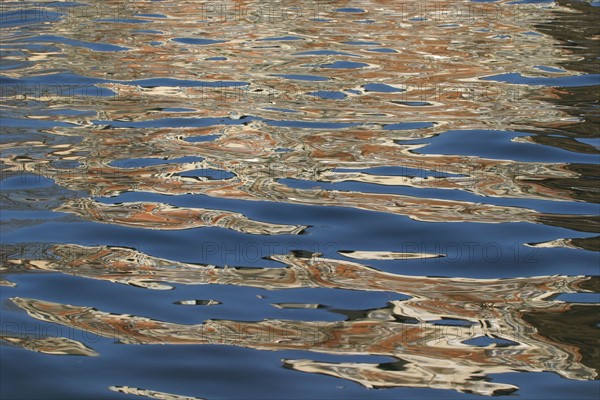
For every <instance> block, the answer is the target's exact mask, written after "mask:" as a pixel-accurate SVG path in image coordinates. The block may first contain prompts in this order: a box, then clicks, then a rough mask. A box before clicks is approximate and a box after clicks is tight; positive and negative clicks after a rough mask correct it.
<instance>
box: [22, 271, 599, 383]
mask: <svg viewBox="0 0 600 400" xmlns="http://www.w3.org/2000/svg"><path fill="white" fill-rule="evenodd" d="M545 278H546V280H548V281H551V280H552V277H545ZM509 282H510V280H509ZM479 284H480V287H483V288H486V283H485V282H479ZM507 285H508V286H510V285H511V283H508V282H507ZM454 289H455V290H456V291H464V290H465V288H464V287H461V286H460V285H455V288H454ZM486 289H488V290H489V288H486ZM514 289H515V288H514V287H513V290H514ZM526 291H527V285H525V286H524V291H523V292H525V293H526ZM471 293H472V295H473V296H475V294H473V292H472V291H471ZM12 301H13V302H14V303H15V304H16V305H18V306H19V307H21V308H22V309H24V310H25V311H27V313H28V314H29V315H30V316H32V317H33V318H36V319H39V320H42V321H46V322H53V323H59V324H62V325H66V326H68V327H73V328H77V329H82V330H85V331H90V332H94V333H95V334H98V335H101V336H105V337H109V338H114V339H115V340H118V341H119V342H121V343H127V344H227V345H234V346H244V347H251V348H255V349H261V350H307V351H312V352H322V353H335V354H348V355H360V354H365V355H366V354H370V355H383V356H389V357H394V358H397V359H398V361H399V366H398V371H389V370H387V369H386V368H381V367H378V366H377V365H369V364H367V365H365V364H354V363H341V364H326V363H318V362H310V361H286V365H287V366H289V367H291V368H295V369H298V370H301V371H306V372H318V373H327V374H330V375H334V376H338V377H342V378H346V379H351V380H355V381H358V382H361V383H363V384H365V385H366V386H371V387H375V386H377V387H380V386H417V387H419V386H420V387H432V388H444V389H454V390H458V391H463V392H473V393H477V394H482V395H491V394H501V393H506V391H507V390H508V391H509V392H510V391H514V390H516V389H517V387H516V386H514V385H507V384H496V383H492V382H487V381H486V377H487V375H488V374H498V373H506V372H512V371H532V372H533V371H538V372H540V371H554V372H556V373H558V374H560V375H562V376H564V377H566V378H569V379H594V378H595V377H596V376H597V370H596V369H594V367H590V366H587V365H585V364H583V363H582V355H581V353H580V350H579V348H578V346H577V345H576V344H567V343H562V342H557V341H555V340H553V339H550V338H547V337H544V336H541V335H539V333H538V331H537V330H536V328H535V326H534V325H531V324H529V323H527V322H526V321H525V320H523V318H522V315H523V314H527V313H531V312H534V311H536V310H535V308H533V307H532V304H528V303H527V302H524V303H521V304H519V305H518V307H510V306H506V305H492V306H490V308H491V309H492V310H493V309H494V308H496V309H501V312H502V320H503V322H504V323H502V325H501V326H497V327H496V328H492V326H493V325H494V324H497V323H498V322H500V321H499V320H498V319H497V318H494V317H493V316H491V317H490V316H489V315H487V314H488V313H487V312H486V311H485V309H480V310H479V312H478V314H479V315H478V316H477V317H476V318H471V319H468V320H472V321H473V322H476V323H474V324H471V325H462V326H457V325H439V324H436V323H435V322H421V323H406V322H398V321H396V320H395V319H394V318H392V319H391V320H390V319H388V318H383V319H382V318H381V317H379V318H375V317H366V318H363V319H357V320H350V321H345V322H303V321H287V320H265V321H258V322H241V321H227V320H208V321H205V322H204V323H203V324H198V325H182V324H175V323H169V322H162V321H156V320H152V319H149V318H144V317H138V316H132V315H128V314H111V313H106V312H103V311H99V310H96V309H94V308H92V307H79V306H72V305H65V304H59V303H52V302H47V301H41V300H33V299H22V298H13V299H12ZM485 302H486V299H481V300H480V304H485ZM467 304H468V303H467ZM456 306H458V307H457V309H458V308H460V307H462V306H464V305H463V304H460V303H455V307H456ZM538 307H539V308H540V309H543V312H544V313H546V314H548V313H558V314H560V313H568V311H569V308H570V307H571V305H569V304H566V303H562V302H547V303H545V304H540V305H539V306H538ZM381 311H384V312H385V311H387V313H388V314H389V315H390V316H392V317H398V318H403V317H406V315H403V314H398V313H397V311H396V307H393V308H389V309H386V310H381ZM381 311H380V312H379V314H381ZM498 311H500V310H498ZM537 311H541V310H537ZM492 314H493V313H492ZM371 315H377V314H375V313H371ZM461 317H462V315H461ZM468 320H467V321H468ZM486 337H487V338H499V339H502V340H503V341H504V342H507V343H509V344H508V345H494V344H491V345H487V346H481V345H476V344H472V343H469V341H473V340H477V339H480V338H483V339H485V338H486ZM425 372H426V373H425Z"/></svg>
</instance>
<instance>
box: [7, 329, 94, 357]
mask: <svg viewBox="0 0 600 400" xmlns="http://www.w3.org/2000/svg"><path fill="white" fill-rule="evenodd" d="M2 342H4V343H2ZM0 343H1V344H8V345H12V346H17V347H21V348H23V349H27V350H31V351H35V352H38V353H44V354H51V355H71V356H97V355H98V353H96V352H95V351H94V350H92V349H90V348H89V347H87V346H86V345H85V344H83V343H81V342H78V341H77V340H73V339H69V338H65V337H33V338H29V337H22V336H15V335H8V334H0Z"/></svg>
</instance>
